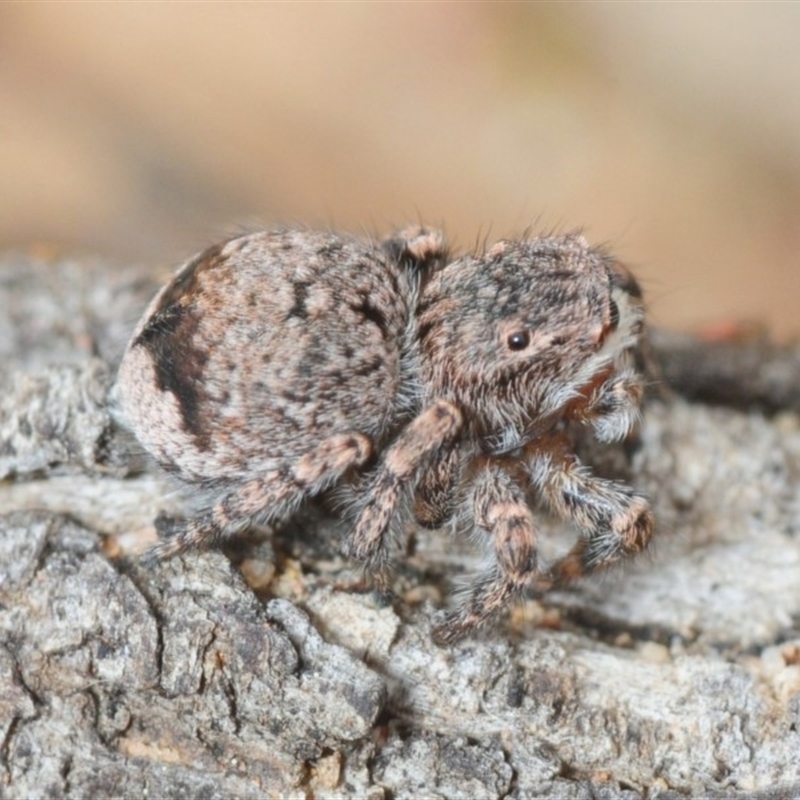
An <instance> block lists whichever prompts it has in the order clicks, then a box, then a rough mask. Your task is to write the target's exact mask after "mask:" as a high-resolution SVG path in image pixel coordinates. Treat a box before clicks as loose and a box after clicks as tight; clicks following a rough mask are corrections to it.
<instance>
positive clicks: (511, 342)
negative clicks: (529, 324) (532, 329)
mask: <svg viewBox="0 0 800 800" xmlns="http://www.w3.org/2000/svg"><path fill="white" fill-rule="evenodd" d="M530 343H531V335H530V334H529V333H528V331H514V333H510V334H509V335H508V339H506V344H507V345H508V349H509V350H524V349H525V348H526V347H527V346H528V345H529V344H530Z"/></svg>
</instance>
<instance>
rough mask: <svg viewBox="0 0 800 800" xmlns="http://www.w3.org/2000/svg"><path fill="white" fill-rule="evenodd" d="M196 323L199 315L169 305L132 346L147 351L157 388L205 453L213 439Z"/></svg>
mask: <svg viewBox="0 0 800 800" xmlns="http://www.w3.org/2000/svg"><path fill="white" fill-rule="evenodd" d="M198 324H199V316H198V314H197V312H195V311H194V310H193V309H192V308H190V307H188V306H182V305H171V306H168V307H166V308H163V310H162V311H161V312H160V313H157V314H156V315H155V316H154V317H152V318H151V319H150V321H149V322H148V323H147V325H145V327H144V329H143V330H142V332H141V333H140V334H139V336H137V337H136V341H135V342H134V343H133V345H132V346H133V347H144V348H146V349H147V350H148V351H149V352H150V354H151V355H152V357H153V362H154V364H155V371H156V383H157V385H158V388H159V389H160V390H161V391H162V392H169V393H170V394H171V395H173V397H175V399H176V400H177V401H178V405H179V407H180V410H181V419H182V421H183V427H184V430H185V431H186V432H187V433H190V434H191V435H192V436H193V437H194V440H195V443H196V444H197V447H198V449H199V450H202V451H206V450H209V449H210V448H211V438H212V437H211V431H210V427H209V424H208V422H209V419H208V415H207V411H208V410H207V408H206V406H207V404H208V396H207V394H206V392H205V389H204V388H203V387H204V384H203V372H204V369H205V365H206V363H207V362H208V353H206V352H205V351H204V350H200V349H198V348H197V347H195V346H194V343H195V333H196V332H197V327H198Z"/></svg>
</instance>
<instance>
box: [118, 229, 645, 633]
mask: <svg viewBox="0 0 800 800" xmlns="http://www.w3.org/2000/svg"><path fill="white" fill-rule="evenodd" d="M642 319H643V312H642V305H641V297H640V293H639V290H638V286H637V285H636V282H635V281H634V280H633V278H632V277H631V276H630V275H629V273H627V271H626V270H625V269H624V268H622V267H620V266H619V265H618V264H616V263H615V262H614V261H613V260H612V259H611V258H609V257H608V256H607V255H605V254H603V253H602V252H600V251H597V250H594V249H592V248H590V247H589V246H588V244H587V243H586V241H585V240H584V239H583V238H582V237H580V236H563V237H549V238H538V239H537V238H527V239H522V240H519V241H503V242H498V243H497V244H495V245H494V246H493V247H492V248H491V249H489V250H488V251H487V252H485V253H483V254H481V255H472V256H463V257H461V258H456V259H453V260H451V259H450V258H449V256H448V252H447V249H446V247H445V246H444V241H443V238H442V236H441V235H440V234H438V233H437V232H435V231H429V230H425V229H421V228H412V229H407V230H405V231H401V232H400V233H398V234H396V235H395V236H393V237H392V238H391V239H389V240H387V241H386V242H385V243H384V244H383V245H382V246H375V245H374V244H372V243H369V242H361V241H358V240H354V239H348V238H343V237H339V236H336V235H333V234H328V233H315V232H310V231H291V230H290V231H278V232H274V233H258V234H251V235H248V236H243V237H239V238H237V239H233V240H231V241H229V242H226V243H224V244H223V245H220V246H218V247H214V248H211V249H210V250H208V251H206V252H205V253H203V254H201V255H200V256H198V257H197V258H195V259H193V260H192V261H190V262H189V263H188V264H187V265H186V266H184V267H183V268H182V269H181V270H180V271H179V273H178V274H177V276H176V278H175V279H174V281H173V282H172V283H171V284H170V285H168V286H167V287H165V289H164V290H162V292H161V293H160V294H159V296H158V297H157V298H156V299H155V300H154V301H153V304H152V305H151V307H150V309H148V311H147V313H146V314H145V317H144V319H143V320H142V322H141V323H140V325H139V328H138V329H137V331H136V332H135V334H134V336H133V339H132V341H131V344H130V345H129V347H128V350H127V351H126V354H125V357H124V359H123V362H122V365H121V368H120V373H119V379H118V382H117V397H118V400H119V405H120V409H121V411H122V413H123V415H124V417H125V419H126V420H127V421H128V423H129V424H130V425H131V427H132V428H133V430H134V432H135V433H136V434H137V435H138V436H139V438H140V440H141V441H142V443H143V444H144V445H145V447H146V448H147V449H148V450H150V451H151V452H152V453H153V454H154V455H155V456H156V457H157V458H158V460H159V461H160V462H161V463H162V464H163V465H164V466H165V467H167V468H169V469H171V470H172V471H173V472H175V473H177V474H178V475H179V476H181V477H183V478H184V479H185V480H187V481H189V482H192V483H196V484H201V485H204V486H206V487H208V486H213V487H216V489H217V491H218V493H217V496H216V498H215V499H214V500H213V501H212V502H211V504H210V507H209V508H208V510H207V511H206V512H205V513H203V514H201V515H200V516H198V517H196V518H195V519H192V520H189V521H188V522H187V523H186V524H185V525H184V526H183V527H182V528H180V529H179V531H178V532H177V534H176V535H175V536H174V537H173V538H171V539H169V540H166V541H164V542H162V543H161V544H159V545H158V546H157V547H156V548H155V550H154V555H155V556H166V555H173V554H175V553H179V552H181V551H183V550H185V549H187V548H189V547H191V546H195V545H200V544H207V543H210V542H213V541H215V540H216V539H218V538H220V537H225V536H228V535H230V534H232V533H234V532H236V531H238V530H240V529H241V528H242V527H244V526H246V525H247V523H248V522H249V521H251V520H260V521H274V520H277V519H281V518H284V517H286V516H287V515H288V514H290V513H291V511H292V510H294V509H295V508H296V507H297V506H298V504H299V503H300V502H301V501H302V500H303V499H304V498H306V497H308V496H310V495H313V494H317V493H319V492H321V491H323V490H324V489H326V488H327V487H329V486H332V485H335V484H339V485H342V484H347V485H349V486H350V487H351V491H350V495H351V498H352V508H353V516H354V523H353V525H352V528H351V530H350V532H349V533H348V534H347V537H346V540H345V542H344V549H345V551H346V552H347V553H349V554H350V555H352V556H354V557H355V558H357V559H359V560H360V561H361V562H362V563H363V564H364V565H365V567H366V569H367V571H368V572H369V573H370V575H371V577H372V578H373V580H374V582H375V584H376V586H377V587H378V588H381V589H386V588H387V587H388V565H389V555H390V549H391V548H390V543H391V542H390V539H391V537H390V535H389V531H390V529H391V527H392V525H393V524H394V523H396V522H397V520H399V519H404V518H406V517H407V516H408V515H409V514H411V513H413V515H414V516H415V517H416V519H417V520H418V522H420V523H421V524H423V525H427V526H435V525H440V524H442V523H444V522H446V521H447V520H448V519H449V518H451V517H452V516H453V515H454V514H458V515H459V517H461V518H462V519H466V520H467V524H468V526H469V527H470V528H471V529H474V530H476V531H482V532H483V533H484V534H485V535H486V536H487V537H488V538H489V539H490V540H491V542H492V543H493V551H494V553H495V559H494V563H493V565H492V566H491V567H490V568H489V569H488V571H487V572H486V573H485V574H484V575H481V576H479V577H478V579H477V580H476V581H475V583H474V585H473V589H472V591H471V593H470V595H469V596H468V598H467V600H466V602H465V603H464V604H463V605H462V606H461V607H460V608H459V609H457V610H456V611H455V612H453V613H451V614H450V615H448V617H447V618H446V619H445V621H444V622H443V623H442V624H441V625H440V626H439V627H438V628H437V636H438V637H439V638H440V639H441V640H443V641H450V640H453V639H455V638H457V637H459V636H461V635H463V634H464V633H466V632H468V631H469V630H471V629H472V628H474V627H475V626H476V625H479V624H480V623H482V622H484V621H485V620H486V619H488V618H489V617H490V616H491V615H492V614H494V613H495V612H496V611H498V610H499V609H501V608H502V607H504V606H505V605H506V604H507V602H508V601H509V599H510V598H512V597H513V596H515V595H517V594H519V593H521V592H523V591H526V590H533V591H539V590H542V589H544V588H547V587H549V586H552V585H554V584H558V583H561V582H564V581H568V580H572V579H574V578H575V577H577V576H579V575H581V574H584V573H586V572H590V571H592V570H594V569H596V568H598V567H602V566H605V565H607V564H611V563H613V562H615V561H617V560H619V559H620V558H622V557H625V556H628V555H631V554H634V553H636V552H639V551H640V550H642V549H643V548H644V547H645V546H646V544H647V541H648V540H649V538H650V535H651V532H652V526H653V521H652V516H651V513H650V511H649V508H648V506H647V503H646V502H645V500H644V499H643V498H642V497H640V496H639V495H637V494H636V493H634V492H633V491H632V490H630V489H629V488H627V487H626V486H624V485H622V484H618V483H613V482H609V481H605V480H601V479H598V478H595V477H594V476H592V475H591V473H590V472H589V471H588V470H587V469H586V468H585V467H583V466H582V465H581V464H580V463H579V462H578V460H577V458H576V457H575V455H574V454H573V453H572V450H571V446H570V443H569V440H568V439H567V438H566V436H565V432H564V431H565V428H566V427H567V424H568V423H577V424H587V425H591V426H592V427H593V429H594V432H595V434H596V436H597V437H598V438H600V439H603V440H606V441H610V440H615V439H620V438H622V437H624V436H625V435H627V434H628V432H629V431H630V430H631V428H632V427H633V425H634V424H635V422H636V420H637V419H638V415H639V408H640V405H641V399H642V387H641V381H640V379H639V376H638V375H637V373H636V370H635V363H634V362H635V359H634V351H635V348H636V346H637V342H638V338H639V335H640V333H641V328H642ZM531 490H534V491H536V492H538V493H540V494H541V495H542V496H543V497H544V498H545V500H547V502H548V503H549V504H550V506H551V507H552V509H553V510H554V511H555V512H556V513H557V514H559V515H560V516H562V517H564V518H566V519H568V520H570V521H571V522H572V523H573V524H574V525H575V526H576V527H577V528H579V530H580V532H581V534H582V535H581V537H580V539H579V541H578V543H577V544H576V545H575V546H574V547H573V548H572V550H571V551H570V552H569V553H568V554H567V555H566V556H565V557H564V558H562V559H560V560H557V561H556V562H555V563H553V564H551V565H549V566H548V565H544V564H541V563H540V561H539V559H538V556H537V537H536V525H535V520H534V516H533V513H532V511H531V509H530V508H529V505H528V500H527V497H528V494H529V493H530V491H531Z"/></svg>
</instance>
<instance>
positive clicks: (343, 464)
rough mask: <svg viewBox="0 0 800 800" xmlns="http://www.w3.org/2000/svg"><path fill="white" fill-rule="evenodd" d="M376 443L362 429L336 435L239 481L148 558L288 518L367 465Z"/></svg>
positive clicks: (148, 561)
mask: <svg viewBox="0 0 800 800" xmlns="http://www.w3.org/2000/svg"><path fill="white" fill-rule="evenodd" d="M371 451H372V444H371V442H370V440H369V439H368V438H367V437H366V436H363V435H362V434H360V433H352V434H342V435H337V436H331V437H330V438H329V439H326V440H325V441H323V442H322V443H321V444H320V445H319V446H317V447H316V448H314V449H313V450H311V451H310V452H309V453H306V454H305V455H304V456H302V457H301V458H299V459H298V460H297V461H296V462H294V463H293V464H289V465H287V466H284V467H282V468H280V469H275V470H270V471H269V472H266V473H265V474H264V475H262V476H260V477H258V478H253V479H251V480H248V481H245V482H243V483H240V484H237V485H236V487H235V488H233V489H231V490H230V491H229V492H228V493H227V494H225V495H224V496H223V497H222V498H220V499H219V500H218V501H217V502H216V503H215V504H214V505H213V506H212V507H211V508H210V509H209V510H208V511H206V512H204V513H202V514H200V515H199V516H197V517H195V518H194V519H191V520H188V521H187V522H185V523H183V524H180V525H178V526H177V529H176V530H174V533H173V534H172V535H171V536H170V537H169V538H168V539H164V540H162V541H161V542H159V543H158V544H156V545H155V546H153V547H152V548H150V549H149V550H148V551H147V552H146V553H145V554H144V556H143V561H144V562H145V563H146V564H154V563H156V562H158V561H161V560H163V559H165V558H171V557H173V556H176V555H179V554H180V553H183V552H185V551H187V550H193V549H199V548H205V547H211V546H213V545H215V544H217V543H218V542H220V541H222V540H224V539H227V538H229V537H230V536H233V535H235V534H236V533H239V532H240V531H242V530H244V529H245V528H247V527H248V525H249V524H250V522H251V520H253V519H258V520H260V521H262V522H267V521H273V520H277V519H281V518H282V517H285V516H286V515H287V514H288V513H289V512H291V511H292V510H293V509H294V508H295V507H296V506H297V505H298V504H299V503H300V502H301V501H302V500H303V499H304V498H305V497H308V496H310V495H313V494H316V493H317V492H319V491H321V490H322V489H324V488H325V487H327V486H329V485H330V484H332V483H333V482H335V481H336V480H338V479H339V478H340V477H341V476H342V475H344V473H345V472H347V470H349V469H351V468H353V467H359V466H361V465H363V464H364V463H365V462H366V461H367V459H368V458H369V456H370V453H371Z"/></svg>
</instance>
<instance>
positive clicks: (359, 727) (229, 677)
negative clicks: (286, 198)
mask: <svg viewBox="0 0 800 800" xmlns="http://www.w3.org/2000/svg"><path fill="white" fill-rule="evenodd" d="M157 286H158V281H157V279H156V277H155V276H153V275H148V274H146V273H144V272H143V271H140V270H135V269H116V270H115V269H112V268H111V267H110V266H108V265H105V264H102V263H92V262H75V261H60V262H57V263H52V264H48V263H42V262H39V261H37V260H35V259H33V258H27V257H21V256H6V257H5V258H4V259H3V260H2V261H1V262H0V308H2V309H3V315H2V317H0V364H2V375H1V376H0V390H2V391H0V479H2V482H0V797H8V798H27V797H41V796H51V797H96V796H102V797H111V796H125V797H128V796H144V795H145V794H147V795H148V796H151V797H183V796H187V797H190V796H191V797H226V798H227V797H232V796H236V797H263V796H265V795H267V796H286V797H303V798H308V797H320V798H322V797H324V798H340V797H341V798H343V797H368V798H375V800H377V799H378V798H395V799H396V800H399V798H405V797H408V798H416V797H420V796H425V797H442V798H458V797H464V798H478V797H486V798H500V797H503V798H507V797H517V798H528V797H558V798H576V799H577V798H595V797H602V798H609V800H610V798H630V799H631V800H632V799H633V798H640V797H642V798H643V797H647V798H653V797H660V798H667V797H678V796H689V795H693V796H697V795H703V796H719V797H723V796H724V797H737V796H740V797H748V798H751V797H764V798H767V797H770V798H778V797H793V796H797V795H798V794H800V758H798V754H800V502H799V501H798V495H797V488H796V486H797V476H798V475H800V422H798V417H797V411H798V410H800V350H798V349H797V348H790V347H786V348H777V347H775V346H773V345H771V344H769V343H768V342H765V341H760V342H758V343H757V344H754V343H752V342H751V343H744V344H735V343H734V344H727V345H707V344H703V343H702V342H698V341H696V340H692V339H687V338H685V337H677V336H675V335H670V334H666V333H656V334H654V336H653V339H652V353H651V357H652V359H653V361H654V362H655V364H656V367H657V369H656V372H660V374H662V375H663V376H664V379H665V380H666V381H667V383H668V384H669V385H670V386H672V387H673V389H674V390H675V392H676V393H675V394H673V395H671V396H662V397H660V398H659V397H654V398H653V399H651V400H650V401H649V403H648V407H647V410H646V416H645V424H644V425H643V428H642V431H641V435H640V438H639V441H638V442H637V443H635V445H633V446H630V447H627V448H605V449H599V448H589V450H588V452H589V453H590V457H591V458H592V460H593V462H594V463H595V465H596V467H597V469H598V470H600V471H606V472H609V473H613V474H625V475H626V478H627V479H629V480H630V481H631V482H632V483H633V484H634V485H635V486H636V487H637V488H638V489H640V490H642V491H644V492H646V493H647V494H648V495H649V497H650V498H651V500H652V503H653V506H654V509H655V512H656V515H657V520H658V528H657V536H656V541H655V545H654V547H653V548H652V551H651V552H650V554H649V555H648V556H646V557H644V558H641V559H639V560H638V561H637V562H636V563H633V564H630V565H626V566H625V567H624V568H621V569H618V570H615V571H613V572H610V573H608V574H606V575H604V576H601V577H598V578H596V579H592V580H587V581H584V582H583V583H581V584H580V585H578V586H576V587H575V588H574V589H573V590H571V591H568V592H567V591H564V592H558V593H555V592H554V593H552V594H551V595H549V596H547V597H545V598H544V599H542V600H538V601H534V600H531V601H528V602H526V603H523V604H522V605H520V606H519V607H518V608H516V609H515V610H514V611H512V612H511V614H510V615H509V616H508V618H507V619H503V620H501V621H499V622H498V623H497V624H496V625H495V626H493V627H492V628H491V629H490V630H486V631H484V632H482V633H480V634H479V635H477V636H475V637H473V638H472V639H469V640H466V641H464V642H462V643H460V644H458V645H456V646H453V647H450V648H439V647H437V646H435V645H434V644H433V643H432V641H431V635H430V634H431V627H432V623H433V621H434V619H435V617H436V615H437V613H439V611H440V608H441V607H442V606H443V604H444V603H446V602H447V598H448V597H449V596H450V595H451V594H452V591H453V587H454V586H457V584H458V583H459V581H463V580H465V579H468V578H469V576H470V575H472V574H473V573H474V571H475V568H476V566H477V564H478V562H479V556H480V554H479V553H478V552H476V550H475V548H474V544H473V543H472V542H470V541H469V540H461V539H459V538H457V537H453V536H452V534H450V533H447V532H443V531H419V530H414V531H413V532H411V535H410V538H409V542H408V544H407V546H406V547H405V551H406V552H404V553H401V554H399V555H398V570H397V578H396V582H395V590H396V593H397V595H398V598H399V599H398V602H397V603H396V604H395V605H394V607H379V606H377V605H376V604H375V603H374V601H373V599H372V597H371V596H370V595H369V594H368V593H364V592H363V591H361V590H360V588H359V573H358V570H357V568H356V567H355V566H354V565H352V564H350V563H348V562H347V561H346V560H344V559H342V558H341V557H340V556H339V555H338V549H337V543H338V540H339V538H340V536H341V531H342V523H341V522H339V521H337V520H336V519H333V518H330V517H328V516H327V515H325V514H324V513H323V512H322V511H321V510H319V509H309V511H308V512H307V513H305V514H303V515H302V516H300V517H298V518H297V519H296V520H293V521H292V522H290V523H288V524H287V525H285V526H283V527H282V528H281V529H280V530H278V531H275V532H274V534H273V535H271V536H270V535H266V533H267V532H264V531H257V532H255V533H254V534H253V536H251V537H250V538H249V540H248V541H247V542H241V543H238V544H237V545H236V546H232V547H231V548H229V549H228V551H227V552H226V553H224V554H223V553H222V552H212V553H203V554H200V553H193V554H189V555H186V556H185V557H182V558H178V559H174V560H172V561H169V562H167V563H164V564H162V565H160V566H158V567H156V568H154V569H152V570H149V571H148V570H145V569H143V568H142V567H141V566H140V565H139V563H138V562H137V560H136V558H135V553H136V552H137V550H138V549H140V548H141V547H143V546H144V545H145V544H146V543H147V542H149V541H152V539H153V537H154V536H155V533H154V528H153V521H154V519H155V517H156V516H157V515H158V514H159V513H166V514H172V513H180V512H181V510H183V509H185V504H186V503H187V502H190V501H191V498H189V499H188V500H187V497H186V496H185V494H181V493H177V494H176V493H175V491H174V489H175V487H174V484H170V482H169V480H168V479H167V478H166V477H165V476H163V475H162V474H161V473H159V472H158V471H157V470H155V469H153V468H152V467H151V466H150V465H149V464H148V463H147V462H146V460H145V459H144V458H142V455H141V453H138V452H137V451H136V447H135V444H134V443H133V442H132V441H131V439H130V438H129V437H128V436H127V435H126V434H125V433H124V432H123V431H120V430H119V429H118V428H116V427H115V425H114V423H113V421H112V418H111V416H110V414H109V410H108V404H107V399H106V398H107V392H108V389H109V387H110V385H111V382H112V376H113V371H114V368H115V365H116V363H117V362H118V360H119V357H120V355H121V352H122V349H123V347H124V345H125V342H126V340H127V337H128V336H129V334H130V331H131V330H132V328H133V326H134V324H135V322H136V320H137V318H138V315H139V314H140V313H141V311H142V310H143V308H144V306H145V304H146V302H147V300H148V299H149V297H150V295H151V294H153V293H154V292H155V290H156V289H157ZM681 392H682V393H683V395H685V396H682V395H681ZM662 394H663V393H662ZM711 404H714V405H711ZM765 414H766V415H765ZM540 514H541V518H542V526H543V547H544V549H545V550H546V551H548V552H552V551H553V550H555V549H559V550H563V549H564V548H565V547H566V546H567V543H568V540H569V539H570V537H573V536H574V534H573V533H572V532H571V531H570V530H569V529H568V528H566V527H564V526H562V525H560V524H559V523H557V522H555V521H553V520H551V519H549V518H548V517H547V515H546V514H545V512H544V511H541V512H540Z"/></svg>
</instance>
